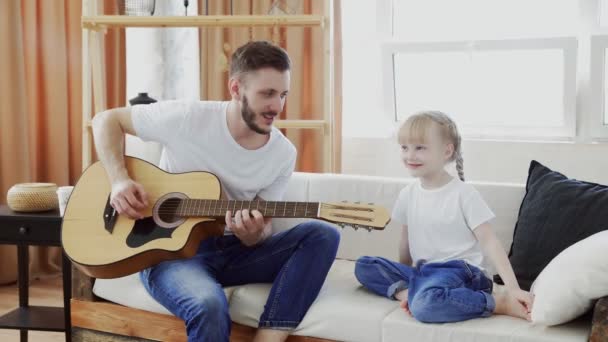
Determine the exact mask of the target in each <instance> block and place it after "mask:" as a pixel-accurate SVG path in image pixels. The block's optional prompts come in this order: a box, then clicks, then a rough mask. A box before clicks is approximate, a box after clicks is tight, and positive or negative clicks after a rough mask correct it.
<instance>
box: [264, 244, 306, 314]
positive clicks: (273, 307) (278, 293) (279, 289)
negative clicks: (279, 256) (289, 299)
mask: <svg viewBox="0 0 608 342" xmlns="http://www.w3.org/2000/svg"><path fill="white" fill-rule="evenodd" d="M298 249H299V248H298ZM296 252H297V249H296ZM296 252H294V254H293V255H292V256H291V258H289V259H288V260H287V262H286V263H285V265H283V268H282V269H281V273H282V274H281V277H280V278H279V281H278V283H277V290H276V292H275V294H274V299H273V301H272V305H271V306H270V310H269V312H268V320H270V319H272V318H273V317H274V315H275V313H276V309H277V306H278V304H279V298H280V297H281V292H282V291H283V284H284V280H285V273H287V272H286V271H287V269H288V268H289V266H290V265H291V263H292V262H293V259H295V258H294V255H295V253H296Z"/></svg>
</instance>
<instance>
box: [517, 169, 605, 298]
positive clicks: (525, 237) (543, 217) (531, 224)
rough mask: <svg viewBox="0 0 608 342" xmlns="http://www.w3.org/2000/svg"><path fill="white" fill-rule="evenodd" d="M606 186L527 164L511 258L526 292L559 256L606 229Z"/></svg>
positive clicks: (518, 278) (520, 283)
mask: <svg viewBox="0 0 608 342" xmlns="http://www.w3.org/2000/svg"><path fill="white" fill-rule="evenodd" d="M607 209H608V186H605V185H599V184H595V183H589V182H583V181H578V180H575V179H569V178H568V177H566V176H564V175H563V174H561V173H559V172H556V171H552V170H550V169H549V168H547V167H545V166H543V165H542V164H540V163H539V162H537V161H532V162H531V163H530V169H529V171H528V181H527V183H526V195H525V197H524V200H523V202H522V204H521V208H520V210H519V218H518V220H517V225H516V227H515V232H514V236H513V244H512V246H511V252H510V254H509V259H510V261H511V265H512V266H513V270H514V271H515V276H516V277H517V280H518V282H519V285H520V286H521V287H522V288H523V289H525V290H528V289H530V286H531V285H532V282H533V281H534V280H535V279H536V277H537V276H538V275H539V274H540V272H541V271H542V270H543V268H545V266H547V265H548V264H549V262H550V261H551V260H552V259H553V258H555V257H556V256H557V255H558V254H559V253H560V252H562V251H563V250H564V249H566V248H568V247H569V246H570V245H572V244H574V243H576V242H578V241H580V240H582V239H585V238H587V237H589V236H591V235H593V234H595V233H597V232H600V231H602V230H605V229H608V226H607V225H606V223H607V222H608V210H607Z"/></svg>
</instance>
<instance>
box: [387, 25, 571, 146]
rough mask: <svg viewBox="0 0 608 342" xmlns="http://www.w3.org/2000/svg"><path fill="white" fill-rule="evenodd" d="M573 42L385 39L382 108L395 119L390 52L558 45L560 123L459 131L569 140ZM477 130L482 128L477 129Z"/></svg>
mask: <svg viewBox="0 0 608 342" xmlns="http://www.w3.org/2000/svg"><path fill="white" fill-rule="evenodd" d="M577 46H578V40H577V38H576V37H559V38H540V39H538V38H534V39H525V38H523V39H504V40H502V39H501V40H475V41H456V42H453V41H450V42H411V43H410V42H403V41H386V42H383V43H382V44H381V49H382V68H383V70H382V74H383V77H382V85H383V93H384V96H385V98H384V101H383V102H384V105H385V106H386V108H385V110H384V112H385V113H386V114H387V115H388V118H389V119H390V120H391V121H393V122H395V121H397V112H396V96H395V74H394V55H395V54H397V53H403V52H405V53H416V52H442V51H443V52H454V51H456V52H462V51H465V52H471V51H472V52H475V51H496V50H543V49H561V50H562V51H563V53H564V94H563V95H564V97H563V108H564V126H561V127H529V126H520V127H514V126H508V127H507V126H485V125H484V126H470V125H469V126H462V127H461V131H462V135H463V137H465V138H468V139H518V140H539V139H542V140H549V139H550V140H563V141H572V140H574V139H575V137H576V100H577V93H576V92H577V89H576V88H577ZM439 110H440V109H439ZM479 132H484V133H483V134H482V133H479Z"/></svg>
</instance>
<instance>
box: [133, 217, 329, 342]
mask: <svg viewBox="0 0 608 342" xmlns="http://www.w3.org/2000/svg"><path fill="white" fill-rule="evenodd" d="M339 241H340V234H339V233H338V231H337V230H336V229H335V228H334V227H332V226H330V225H328V224H326V223H324V222H320V221H309V222H305V223H302V224H300V225H297V226H296V227H294V228H292V229H290V230H287V231H284V232H281V233H278V234H276V235H274V236H272V237H270V238H268V239H267V240H266V241H264V242H263V243H261V244H260V245H257V246H253V247H246V246H245V245H243V244H242V243H241V242H240V240H238V238H237V237H236V236H234V235H226V236H221V237H215V238H210V239H207V240H205V241H203V242H202V243H201V245H200V247H199V249H198V251H197V254H196V255H195V256H194V257H192V258H190V259H184V260H172V261H165V262H162V263H160V264H158V265H156V266H153V267H151V268H148V269H145V270H143V271H142V272H141V273H140V277H141V279H142V282H143V283H144V286H145V287H146V289H147V290H148V292H149V293H150V294H151V295H152V297H154V299H156V300H157V301H158V302H159V303H160V304H162V305H163V306H164V307H166V308H167V309H168V310H169V311H170V312H172V313H173V314H174V315H176V316H178V317H180V318H181V319H183V320H184V321H185V323H186V330H187V332H188V341H192V342H194V341H196V342H202V341H213V342H221V341H228V338H229V336H230V316H229V314H228V301H227V299H226V296H225V295H224V291H223V289H222V287H224V286H233V285H243V284H249V283H273V285H272V289H271V290H270V295H269V296H268V300H267V301H266V305H265V306H264V312H263V313H262V316H261V317H260V324H259V327H260V328H273V329H284V330H292V329H294V328H295V327H297V326H298V324H299V323H300V321H301V320H302V318H303V317H304V315H305V314H306V312H307V311H308V308H309V307H310V305H311V304H312V302H313V301H314V300H315V298H316V297H317V295H318V294H319V291H320V290H321V287H322V285H323V282H324V281H325V278H326V276H327V273H328V272H329V269H330V267H331V265H332V263H333V261H334V258H335V257H336V252H337V250H338V244H339Z"/></svg>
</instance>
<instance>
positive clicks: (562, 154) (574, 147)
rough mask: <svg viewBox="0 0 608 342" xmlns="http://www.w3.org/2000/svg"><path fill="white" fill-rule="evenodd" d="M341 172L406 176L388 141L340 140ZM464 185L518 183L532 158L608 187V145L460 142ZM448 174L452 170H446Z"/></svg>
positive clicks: (396, 151)
mask: <svg viewBox="0 0 608 342" xmlns="http://www.w3.org/2000/svg"><path fill="white" fill-rule="evenodd" d="M342 148H343V149H342V172H343V173H347V174H365V175H378V176H391V177H409V175H408V172H407V170H406V169H405V167H404V166H403V164H402V163H401V160H400V149H399V145H398V144H397V142H396V140H395V139H394V138H355V137H345V138H344V140H343V147H342ZM463 151H464V173H465V178H466V179H467V180H473V181H485V182H500V183H520V184H524V183H525V182H526V178H527V172H528V166H529V165H530V161H531V160H532V159H536V160H538V161H539V162H541V163H542V164H544V165H546V166H548V167H550V168H551V169H553V170H555V171H559V172H561V173H563V174H565V175H566V176H568V177H571V178H577V179H580V180H585V181H590V182H596V183H601V184H608V144H606V143H604V144H590V143H589V144H587V143H547V142H542V143H541V142H538V143H534V142H510V141H479V140H477V141H471V140H465V141H464V143H463ZM451 171H452V170H451Z"/></svg>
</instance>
